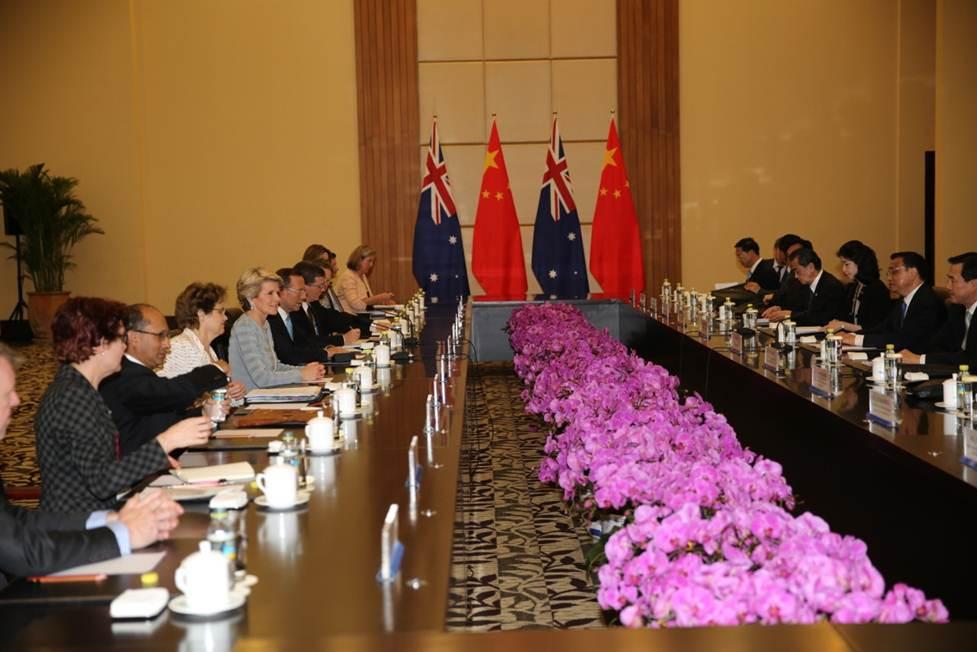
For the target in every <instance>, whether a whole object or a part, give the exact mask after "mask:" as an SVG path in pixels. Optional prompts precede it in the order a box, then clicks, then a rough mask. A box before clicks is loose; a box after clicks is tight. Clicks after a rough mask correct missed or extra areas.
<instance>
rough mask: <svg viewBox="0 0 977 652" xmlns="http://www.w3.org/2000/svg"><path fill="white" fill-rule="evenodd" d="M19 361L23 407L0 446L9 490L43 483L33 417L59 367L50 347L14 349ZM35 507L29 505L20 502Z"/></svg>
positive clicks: (2, 473)
mask: <svg viewBox="0 0 977 652" xmlns="http://www.w3.org/2000/svg"><path fill="white" fill-rule="evenodd" d="M11 348H13V349H14V351H15V352H16V353H17V355H18V357H19V358H20V368H19V369H18V370H17V394H18V396H20V407H19V408H17V409H16V410H14V413H13V416H12V418H11V420H10V425H9V426H8V427H7V436H6V438H4V440H3V441H2V442H0V477H3V482H4V484H5V485H6V486H7V487H8V488H10V487H24V486H36V485H39V484H40V482H41V477H40V472H39V471H38V468H37V455H36V450H35V448H34V414H35V413H36V412H37V406H38V404H39V403H40V402H41V397H42V396H44V390H46V389H47V386H48V385H49V384H50V383H51V381H52V380H53V379H54V373H55V372H56V371H57V368H58V363H57V360H55V359H54V351H53V350H52V349H51V346H50V345H49V344H28V345H19V346H16V347H11ZM19 504H22V505H32V504H33V503H32V502H30V501H27V502H20V503H19Z"/></svg>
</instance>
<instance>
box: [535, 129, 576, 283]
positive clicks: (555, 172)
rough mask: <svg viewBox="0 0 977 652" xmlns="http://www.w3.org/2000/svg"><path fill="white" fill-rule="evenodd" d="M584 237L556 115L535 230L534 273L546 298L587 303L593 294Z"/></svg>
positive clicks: (540, 192) (547, 154)
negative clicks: (589, 295) (587, 298)
mask: <svg viewBox="0 0 977 652" xmlns="http://www.w3.org/2000/svg"><path fill="white" fill-rule="evenodd" d="M581 235H582V234H581V231H580V218H579V217H578V216H577V205H576V204H575V203H574V201H573V186H572V185H571V183H570V171H569V169H568V168H567V158H566V154H565V153H564V151H563V140H562V139H561V138H560V129H559V127H558V126H557V123H556V115H554V116H553V129H552V135H551V137H550V147H549V149H548V150H547V152H546V172H545V173H544V174H543V187H542V188H540V191H539V208H537V209H536V226H535V227H534V229H533V273H534V274H535V275H536V280H538V281H539V285H540V287H542V288H543V297H545V298H549V299H584V298H586V296H587V294H588V293H589V292H590V284H589V283H588V282H587V264H586V261H585V260H584V255H583V238H582V237H581Z"/></svg>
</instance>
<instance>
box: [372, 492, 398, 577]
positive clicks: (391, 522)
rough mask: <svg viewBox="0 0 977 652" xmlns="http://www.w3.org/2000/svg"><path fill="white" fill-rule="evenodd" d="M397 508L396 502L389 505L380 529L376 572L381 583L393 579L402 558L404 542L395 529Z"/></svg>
mask: <svg viewBox="0 0 977 652" xmlns="http://www.w3.org/2000/svg"><path fill="white" fill-rule="evenodd" d="M399 510H400V507H399V506H398V505H397V503H394V504H392V505H390V508H389V509H387V515H386V517H384V519H383V527H382V528H381V529H380V570H379V571H378V572H377V581H378V582H380V583H381V584H388V583H390V582H393V581H394V579H395V578H396V577H397V575H398V574H399V573H400V562H401V561H402V560H403V558H404V544H402V543H401V542H400V536H399V534H398V531H397V520H398V512H399Z"/></svg>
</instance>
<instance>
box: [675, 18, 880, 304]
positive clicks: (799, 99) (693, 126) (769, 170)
mask: <svg viewBox="0 0 977 652" xmlns="http://www.w3.org/2000/svg"><path fill="white" fill-rule="evenodd" d="M897 10H898V5H897V3H890V2H860V3H849V2H843V1H841V0H837V1H831V2H819V3H783V2H779V1H776V0H756V1H754V2H750V3H715V2H711V1H709V0H688V1H686V2H682V3H680V11H681V12H682V13H681V16H680V20H679V25H680V37H679V42H680V48H681V49H680V61H681V71H680V79H681V97H680V101H681V106H682V124H681V139H682V148H681V150H682V151H681V175H682V267H683V278H682V281H683V282H684V283H685V285H686V286H696V287H699V288H705V287H711V286H712V284H713V283H714V282H715V281H716V280H720V279H727V278H736V277H737V276H738V275H739V270H738V269H737V268H736V266H735V261H734V259H733V256H732V244H733V242H735V241H736V239H737V238H739V237H741V236H745V235H752V236H754V237H756V238H757V239H758V241H759V242H760V244H761V247H762V249H763V251H764V252H768V251H769V250H770V245H771V242H772V240H773V238H775V237H776V236H777V235H780V234H781V233H783V232H786V231H795V232H799V233H801V234H802V235H805V236H807V237H809V238H810V239H812V240H813V242H814V245H815V247H816V248H817V250H818V251H819V252H820V253H821V254H822V256H823V257H824V258H825V259H826V260H829V261H833V258H834V256H833V254H834V251H835V250H836V249H837V247H838V245H839V244H841V243H842V242H843V241H845V240H847V239H849V238H860V239H862V240H864V241H866V242H867V243H868V244H870V245H871V246H872V247H874V248H875V249H876V251H877V252H879V254H880V256H885V255H887V253H888V252H890V251H892V250H893V248H894V247H895V245H896V227H895V221H894V219H893V216H894V214H895V211H896V197H897V193H896V186H895V180H896V177H895V173H896V165H895V160H896V142H895V140H896V138H895V134H896V99H897V96H896V67H895V62H896V56H895V54H896V46H897V44H896V34H897V29H896V28H897ZM826 42H830V43H831V47H830V48H826V47H825V45H824V44H825V43H826ZM853 62H857V65H855V64H854V63H853Z"/></svg>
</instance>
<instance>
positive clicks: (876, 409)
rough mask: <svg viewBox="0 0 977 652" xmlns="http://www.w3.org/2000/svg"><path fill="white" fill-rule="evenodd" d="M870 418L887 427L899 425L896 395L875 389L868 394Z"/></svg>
mask: <svg viewBox="0 0 977 652" xmlns="http://www.w3.org/2000/svg"><path fill="white" fill-rule="evenodd" d="M868 419H869V421H874V422H875V423H877V424H879V425H882V426H885V427H887V428H895V427H896V426H897V425H899V408H898V406H897V405H896V397H895V396H892V395H891V394H886V393H884V392H881V391H879V390H877V389H873V390H872V391H870V392H869V394H868Z"/></svg>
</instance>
